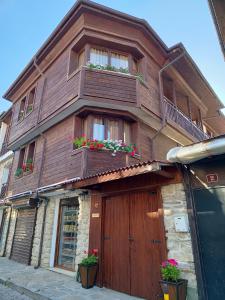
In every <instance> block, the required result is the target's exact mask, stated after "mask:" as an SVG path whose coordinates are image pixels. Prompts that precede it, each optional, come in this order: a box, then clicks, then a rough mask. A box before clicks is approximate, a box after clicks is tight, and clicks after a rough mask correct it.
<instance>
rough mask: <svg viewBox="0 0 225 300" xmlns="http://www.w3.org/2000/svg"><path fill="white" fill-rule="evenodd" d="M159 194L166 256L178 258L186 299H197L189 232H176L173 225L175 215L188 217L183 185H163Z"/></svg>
mask: <svg viewBox="0 0 225 300" xmlns="http://www.w3.org/2000/svg"><path fill="white" fill-rule="evenodd" d="M161 194H162V199H163V209H164V224H165V231H166V237H167V249H168V258H174V259H176V260H178V262H179V264H180V267H181V269H182V278H184V279H187V280H188V300H195V299H198V294H197V281H196V274H195V268H194V257H193V250H192V242H191V234H190V232H176V230H175V225H174V217H175V216H180V215H186V217H187V219H188V212H187V202H186V195H185V191H184V186H183V184H182V183H179V184H171V185H167V186H163V187H162V188H161Z"/></svg>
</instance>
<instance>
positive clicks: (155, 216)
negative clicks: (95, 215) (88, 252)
mask: <svg viewBox="0 0 225 300" xmlns="http://www.w3.org/2000/svg"><path fill="white" fill-rule="evenodd" d="M103 239H104V258H103V284H104V286H106V287H108V288H111V289H114V290H117V291H120V292H124V293H127V294H130V295H133V296H138V297H142V298H145V299H151V300H155V299H158V295H159V294H160V287H159V280H160V264H161V262H162V260H163V259H164V258H165V243H164V232H163V225H162V221H161V216H160V207H159V201H158V197H157V193H156V192H154V191H151V192H135V193H126V194H121V195H119V196H113V197H107V198H106V199H105V221H104V237H103Z"/></svg>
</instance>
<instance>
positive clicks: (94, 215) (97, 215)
mask: <svg viewBox="0 0 225 300" xmlns="http://www.w3.org/2000/svg"><path fill="white" fill-rule="evenodd" d="M91 216H92V218H99V213H94V214H92V215H91Z"/></svg>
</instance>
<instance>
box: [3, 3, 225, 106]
mask: <svg viewBox="0 0 225 300" xmlns="http://www.w3.org/2000/svg"><path fill="white" fill-rule="evenodd" d="M96 2H98V3H100V4H103V5H106V6H109V7H111V8H114V9H117V10H120V11H122V12H125V13H128V14H131V15H134V16H136V17H139V18H142V19H145V20H147V21H148V23H149V24H150V25H151V26H152V27H153V29H154V30H155V31H156V32H157V33H158V35H159V36H160V37H161V39H162V40H163V41H164V42H165V43H166V45H167V46H168V47H170V46H172V45H174V44H176V43H178V42H182V43H183V44H184V46H185V47H186V49H187V51H188V52H189V54H190V55H191V56H192V58H193V59H194V60H195V62H196V63H197V65H198V67H199V68H200V70H201V71H202V73H203V74H204V76H205V77H206V79H207V80H208V82H209V83H210V85H211V86H212V88H213V89H214V91H215V92H216V93H217V95H218V96H219V98H220V99H221V101H222V102H223V103H224V104H225V61H224V58H223V55H222V51H221V49H220V45H219V40H218V37H217V33H216V29H215V26H214V23H213V20H212V16H211V13H210V10H209V7H208V1H207V0H198V1H196V0H188V1H180V0H171V1H169V0H141V1H137V0H114V1H112V0H96ZM74 3H75V1H72V0H39V1H30V0H20V1H18V0H0V112H2V111H4V110H7V109H8V108H9V107H10V104H11V103H10V102H8V101H6V100H4V99H3V98H2V97H1V96H2V95H3V94H4V93H5V91H6V90H7V89H8V87H9V86H10V85H11V84H12V82H13V81H14V80H15V79H16V78H17V76H18V75H19V74H20V72H21V71H22V70H23V68H24V67H25V66H26V65H27V64H28V62H29V61H30V60H31V58H32V57H33V56H34V54H35V53H36V52H37V50H38V49H39V48H40V47H41V45H42V44H43V43H44V41H45V40H46V39H47V38H48V36H49V35H50V34H51V32H52V31H53V30H54V29H55V27H56V26H57V25H58V23H59V22H60V21H61V19H62V18H63V17H64V15H65V14H66V13H67V12H68V10H69V9H70V8H71V7H72V6H73V4H74Z"/></svg>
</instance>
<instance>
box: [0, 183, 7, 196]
mask: <svg viewBox="0 0 225 300" xmlns="http://www.w3.org/2000/svg"><path fill="white" fill-rule="evenodd" d="M7 189H8V183H3V185H2V187H1V192H0V199H3V198H5V197H6V193H7Z"/></svg>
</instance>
